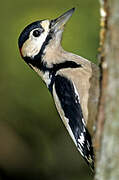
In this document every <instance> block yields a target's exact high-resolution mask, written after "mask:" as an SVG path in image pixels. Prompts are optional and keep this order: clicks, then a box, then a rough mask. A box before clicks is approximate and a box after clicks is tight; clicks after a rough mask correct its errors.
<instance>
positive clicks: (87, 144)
mask: <svg viewBox="0 0 119 180" xmlns="http://www.w3.org/2000/svg"><path fill="white" fill-rule="evenodd" d="M53 96H54V100H55V104H56V107H57V109H58V112H59V114H60V116H61V119H62V120H63V122H64V124H65V126H66V128H67V130H68V132H69V134H70V136H71V137H72V139H73V141H74V143H75V144H76V146H77V148H78V150H79V151H80V153H81V155H82V156H83V158H84V159H85V160H86V162H87V163H88V164H89V165H90V166H91V167H92V169H93V168H94V153H93V147H92V141H91V136H90V134H89V132H88V130H87V128H86V126H85V121H84V118H83V113H82V109H81V105H80V96H79V94H78V91H77V90H76V87H75V85H74V84H73V83H72V82H71V81H70V80H69V79H67V78H66V77H64V76H61V75H57V76H56V77H55V82H54V86H53Z"/></svg>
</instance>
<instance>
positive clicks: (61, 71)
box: [18, 8, 99, 169]
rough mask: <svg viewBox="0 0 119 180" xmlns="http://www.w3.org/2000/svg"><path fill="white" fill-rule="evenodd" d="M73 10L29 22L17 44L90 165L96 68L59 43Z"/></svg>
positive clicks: (95, 109) (97, 79)
mask: <svg viewBox="0 0 119 180" xmlns="http://www.w3.org/2000/svg"><path fill="white" fill-rule="evenodd" d="M73 12H74V8H73V9H71V10H69V11H67V12H66V13H64V14H63V15H61V16H60V17H58V18H57V19H54V20H40V21H36V22H33V23H31V24H30V25H28V26H27V27H26V28H25V29H24V30H23V31H22V33H21V34H20V37H19V40H18V45H19V49H20V53H21V56H22V58H23V59H24V60H25V62H26V63H27V64H28V65H29V66H30V67H31V68H32V69H33V70H34V71H36V72H37V73H38V74H39V75H40V77H41V78H42V79H43V81H44V82H45V83H46V85H47V87H48V89H49V91H50V92H51V94H52V96H53V98H54V102H55V105H56V107H57V110H58V112H59V115H60V117H61V119H62V121H63V123H64V125H65V127H66V129H67V130H68V132H69V134H70V136H71V138H72V139H73V141H74V143H75V145H76V147H77V149H78V151H79V152H80V153H81V155H82V156H83V158H84V159H85V160H86V162H87V163H88V164H89V165H90V167H91V168H92V169H94V150H93V135H94V130H93V129H94V124H95V119H96V114H97V105H98V97H99V83H98V82H99V69H98V67H97V66H96V65H95V64H93V63H92V62H90V61H88V60H87V59H85V58H83V57H81V56H78V55H75V54H72V53H70V52H66V51H65V50H64V49H63V48H62V47H61V38H62V33H63V30H64V26H65V24H66V22H67V21H68V20H69V18H70V17H71V16H72V14H73Z"/></svg>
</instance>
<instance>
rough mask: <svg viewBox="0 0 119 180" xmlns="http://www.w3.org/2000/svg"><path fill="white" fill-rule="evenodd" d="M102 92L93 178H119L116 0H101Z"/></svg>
mask: <svg viewBox="0 0 119 180" xmlns="http://www.w3.org/2000/svg"><path fill="white" fill-rule="evenodd" d="M100 6H101V7H100V10H101V11H100V12H101V34H100V35H101V36H100V38H101V41H100V42H101V43H100V45H101V48H100V51H101V52H100V57H99V59H100V66H101V73H102V74H101V75H102V79H101V96H100V103H99V113H98V122H97V133H96V145H97V146H96V147H97V163H96V164H97V165H96V174H95V179H96V180H119V0H100Z"/></svg>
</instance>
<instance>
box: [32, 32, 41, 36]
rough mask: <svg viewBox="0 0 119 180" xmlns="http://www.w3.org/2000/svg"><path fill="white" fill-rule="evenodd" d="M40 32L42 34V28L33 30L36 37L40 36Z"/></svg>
mask: <svg viewBox="0 0 119 180" xmlns="http://www.w3.org/2000/svg"><path fill="white" fill-rule="evenodd" d="M40 34H41V31H40V30H35V31H33V36H34V37H39V36H40Z"/></svg>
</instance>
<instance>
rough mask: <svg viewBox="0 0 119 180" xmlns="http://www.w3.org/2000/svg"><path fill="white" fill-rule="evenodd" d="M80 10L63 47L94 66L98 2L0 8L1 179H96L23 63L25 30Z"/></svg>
mask: <svg viewBox="0 0 119 180" xmlns="http://www.w3.org/2000/svg"><path fill="white" fill-rule="evenodd" d="M72 7H76V11H75V13H74V14H73V16H72V18H71V19H70V21H69V22H68V24H67V26H66V28H65V32H64V34H63V36H64V38H63V47H64V49H66V50H68V51H71V52H73V53H76V54H79V55H81V56H84V57H86V58H88V59H91V60H92V61H94V62H96V55H97V48H98V34H99V4H98V1H95V0H86V1H83V0H80V1H79V0H68V1H64V0H51V1H49V0H9V1H1V6H0V18H1V19H0V22H1V26H0V50H1V58H0V59H1V61H0V178H1V179H34V180H35V179H42V180H47V179H52V180H53V179H57V180H79V179H82V180H85V179H88V180H90V179H92V175H91V172H90V170H89V169H88V167H87V165H86V163H85V162H84V160H82V158H81V157H80V154H79V153H78V152H77V150H76V148H75V146H74V144H73V142H72V140H71V138H70V137H69V135H68V133H67V132H66V130H65V128H64V126H63V124H62V123H61V120H60V118H59V116H58V114H57V112H56V109H55V106H54V102H53V100H52V97H51V95H50V93H49V92H48V90H47V88H46V87H45V85H44V83H43V82H42V81H41V79H40V78H39V77H38V76H37V75H36V74H35V73H34V72H33V71H32V70H31V69H30V68H29V67H28V66H27V65H26V64H25V63H24V61H23V60H22V59H21V57H20V55H19V51H18V45H17V40H18V36H19V34H20V32H21V31H22V30H23V28H24V27H25V26H26V25H27V24H29V23H31V22H33V21H36V20H39V19H47V18H50V19H53V18H56V17H58V16H59V15H61V14H62V13H64V12H65V11H67V10H68V9H70V8H72Z"/></svg>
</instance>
